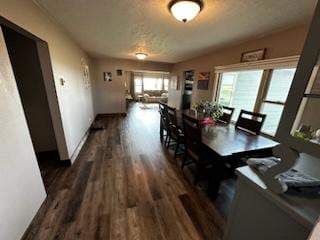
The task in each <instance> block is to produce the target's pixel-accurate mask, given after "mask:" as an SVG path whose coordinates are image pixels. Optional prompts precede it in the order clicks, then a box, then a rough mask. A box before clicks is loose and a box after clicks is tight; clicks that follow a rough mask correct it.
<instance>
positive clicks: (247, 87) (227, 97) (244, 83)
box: [218, 70, 263, 121]
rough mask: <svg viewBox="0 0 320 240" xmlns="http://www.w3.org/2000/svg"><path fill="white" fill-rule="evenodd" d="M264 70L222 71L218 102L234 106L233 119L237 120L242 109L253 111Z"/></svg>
mask: <svg viewBox="0 0 320 240" xmlns="http://www.w3.org/2000/svg"><path fill="white" fill-rule="evenodd" d="M262 74H263V70H251V71H239V72H227V73H222V76H221V80H220V91H219V94H218V102H219V103H220V104H222V105H224V106H228V107H234V108H235V112H234V114H233V116H232V120H233V121H236V120H237V118H238V115H239V113H240V110H241V109H244V110H248V111H253V110H254V107H255V104H256V100H257V95H258V92H259V87H260V83H261V79H262Z"/></svg>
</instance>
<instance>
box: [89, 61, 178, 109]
mask: <svg viewBox="0 0 320 240" xmlns="http://www.w3.org/2000/svg"><path fill="white" fill-rule="evenodd" d="M93 66H94V68H93V71H92V78H93V93H94V94H93V99H94V108H95V113H124V112H126V107H125V92H126V87H125V81H127V82H128V81H129V79H130V74H128V72H129V71H134V70H145V71H163V72H170V71H171V68H172V64H167V63H156V62H148V61H134V60H123V59H114V58H105V59H95V60H94V61H93ZM117 69H122V70H123V71H125V72H127V73H125V74H123V76H122V77H120V76H117ZM103 72H111V73H112V81H111V82H108V81H104V80H103Z"/></svg>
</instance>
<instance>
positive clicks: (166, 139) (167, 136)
mask: <svg viewBox="0 0 320 240" xmlns="http://www.w3.org/2000/svg"><path fill="white" fill-rule="evenodd" d="M168 138H169V135H168V133H167V135H166V138H165V139H164V145H165V146H167V142H168Z"/></svg>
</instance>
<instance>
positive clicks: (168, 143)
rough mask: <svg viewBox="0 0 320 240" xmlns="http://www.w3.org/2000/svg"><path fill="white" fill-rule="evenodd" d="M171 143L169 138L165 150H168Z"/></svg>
mask: <svg viewBox="0 0 320 240" xmlns="http://www.w3.org/2000/svg"><path fill="white" fill-rule="evenodd" d="M170 143H171V137H170V136H169V139H168V142H167V149H169V145H170Z"/></svg>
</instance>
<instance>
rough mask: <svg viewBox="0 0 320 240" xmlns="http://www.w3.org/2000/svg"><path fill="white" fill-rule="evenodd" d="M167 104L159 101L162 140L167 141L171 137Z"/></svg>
mask: <svg viewBox="0 0 320 240" xmlns="http://www.w3.org/2000/svg"><path fill="white" fill-rule="evenodd" d="M167 107H168V106H167V104H165V103H163V102H159V113H160V141H161V142H163V141H164V143H165V145H166V143H167V141H168V138H169V122H168V109H167Z"/></svg>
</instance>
